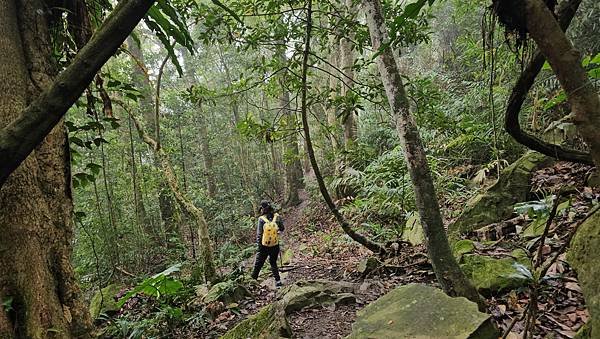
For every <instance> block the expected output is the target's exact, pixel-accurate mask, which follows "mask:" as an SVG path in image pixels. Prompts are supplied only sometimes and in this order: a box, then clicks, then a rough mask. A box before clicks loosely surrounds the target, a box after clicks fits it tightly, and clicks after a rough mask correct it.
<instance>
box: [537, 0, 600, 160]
mask: <svg viewBox="0 0 600 339" xmlns="http://www.w3.org/2000/svg"><path fill="white" fill-rule="evenodd" d="M525 8H526V14H527V29H528V31H529V35H530V36H531V38H533V40H535V42H536V44H537V45H538V49H539V50H540V51H541V52H542V54H544V56H545V57H546V59H547V60H548V63H549V64H550V66H551V67H552V70H553V71H554V73H555V74H556V76H557V77H558V80H559V82H560V84H561V86H562V88H563V89H564V91H565V93H566V94H567V98H568V100H569V104H570V105H571V110H572V111H573V113H574V118H573V122H574V123H575V126H576V127H577V130H578V132H579V134H580V135H581V137H582V138H583V139H584V140H585V142H586V143H587V144H588V146H589V147H590V153H591V156H592V160H593V162H594V164H596V166H600V133H598V128H600V98H599V97H598V93H597V92H596V89H595V88H594V86H593V84H592V82H591V81H590V79H589V77H588V75H587V73H586V71H585V69H584V68H583V66H582V65H581V54H580V53H579V51H577V50H576V49H575V48H574V47H573V45H572V44H571V41H570V40H569V39H568V38H567V36H566V34H565V33H564V32H563V30H562V29H561V27H560V25H559V23H558V21H556V19H555V18H554V16H553V14H552V12H551V11H550V9H549V8H548V7H547V6H546V4H545V3H544V2H543V1H541V0H526V1H525Z"/></svg>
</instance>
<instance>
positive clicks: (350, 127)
mask: <svg viewBox="0 0 600 339" xmlns="http://www.w3.org/2000/svg"><path fill="white" fill-rule="evenodd" d="M345 5H346V15H352V12H353V8H354V5H353V4H352V0H346V3H345ZM346 33H347V34H348V35H349V37H350V38H346V37H342V38H341V39H340V58H341V60H340V68H341V70H342V71H343V72H344V74H343V76H342V79H344V83H342V86H341V93H340V95H341V96H343V97H346V96H347V95H348V93H349V92H351V91H352V88H353V84H354V83H353V81H354V69H353V68H352V66H354V51H353V50H352V44H351V42H350V39H352V38H353V37H354V34H352V32H346ZM344 109H345V112H344V113H343V116H344V147H345V149H346V151H348V149H349V147H350V146H351V145H352V144H353V143H354V142H355V141H356V134H357V124H356V117H355V112H354V109H353V106H352V105H350V104H349V102H348V98H346V105H345V106H344Z"/></svg>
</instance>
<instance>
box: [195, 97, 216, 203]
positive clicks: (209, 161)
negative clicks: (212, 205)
mask: <svg viewBox="0 0 600 339" xmlns="http://www.w3.org/2000/svg"><path fill="white" fill-rule="evenodd" d="M202 104H203V103H202V102H201V101H200V102H199V103H198V111H199V113H198V137H199V139H200V140H198V141H199V143H200V151H201V152H202V162H204V173H203V174H204V178H205V180H206V192H207V194H208V196H209V197H210V198H211V199H214V198H215V196H216V194H217V183H216V182H215V176H214V171H213V157H212V153H211V151H210V140H209V135H208V128H207V124H208V120H207V119H206V112H205V111H204V110H203V107H202Z"/></svg>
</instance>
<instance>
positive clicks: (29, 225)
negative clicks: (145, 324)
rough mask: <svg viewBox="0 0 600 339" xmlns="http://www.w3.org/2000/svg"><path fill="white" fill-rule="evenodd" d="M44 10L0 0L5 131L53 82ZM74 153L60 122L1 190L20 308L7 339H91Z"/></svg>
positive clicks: (5, 250) (8, 283)
mask: <svg viewBox="0 0 600 339" xmlns="http://www.w3.org/2000/svg"><path fill="white" fill-rule="evenodd" d="M17 8H18V9H19V12H17ZM43 8H44V7H43V5H42V4H41V3H40V2H39V1H23V2H19V1H15V0H8V1H3V2H1V3H0V40H1V42H0V46H2V49H0V126H6V125H8V124H9V123H10V122H12V121H14V119H16V118H17V117H18V116H19V114H20V113H21V112H22V111H23V110H24V109H25V108H26V107H27V105H28V104H29V103H30V102H31V101H32V99H33V98H34V97H35V96H37V95H39V93H40V91H41V90H43V89H45V88H47V87H48V86H49V84H50V83H51V74H52V73H53V72H52V71H51V70H52V68H51V67H50V65H49V64H48V62H49V60H51V58H50V46H49V44H48V43H47V42H49V41H50V38H49V34H48V26H47V23H46V20H45V18H44V16H43V15H39V14H38V13H43V12H44V11H43ZM68 149H69V147H68V142H67V138H66V131H65V129H64V126H63V124H62V122H59V123H58V124H57V125H56V127H55V128H54V129H53V130H52V131H51V132H50V133H49V134H48V135H47V137H46V138H45V139H44V140H43V142H42V143H41V144H40V145H38V147H37V148H36V149H35V150H34V151H33V152H32V153H31V154H30V155H29V156H28V157H27V158H26V159H25V160H24V161H23V162H22V163H21V165H20V166H19V167H18V168H17V169H16V170H15V171H14V172H13V173H12V174H11V175H10V176H9V177H8V179H7V181H6V183H5V184H4V186H3V187H2V189H1V191H0V229H1V230H2V237H1V238H0V300H2V302H5V301H7V300H12V302H11V303H10V305H11V308H12V310H10V311H7V310H6V308H0V337H1V338H47V337H49V336H53V337H56V338H74V337H77V338H87V337H90V336H89V331H90V329H91V321H90V316H89V313H88V310H87V308H86V307H85V306H84V305H83V303H82V302H81V301H80V295H79V294H80V291H79V288H78V287H77V284H76V281H75V277H74V273H73V269H72V266H71V263H70V259H71V241H72V236H73V223H72V212H73V205H72V198H71V186H70V180H71V178H70V167H69V154H68ZM55 330H56V331H57V332H55ZM51 332H54V333H53V334H51Z"/></svg>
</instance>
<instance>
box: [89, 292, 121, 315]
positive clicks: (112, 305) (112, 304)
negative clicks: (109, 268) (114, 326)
mask: <svg viewBox="0 0 600 339" xmlns="http://www.w3.org/2000/svg"><path fill="white" fill-rule="evenodd" d="M122 289H123V285H122V284H110V285H108V286H106V287H104V288H103V289H101V290H100V291H98V292H96V294H94V297H93V298H92V301H90V314H91V315H92V319H96V318H98V316H99V315H100V314H101V313H111V312H113V313H115V312H118V311H119V307H118V306H117V300H116V299H115V297H116V295H117V294H118V293H119V292H121V290H122Z"/></svg>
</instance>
